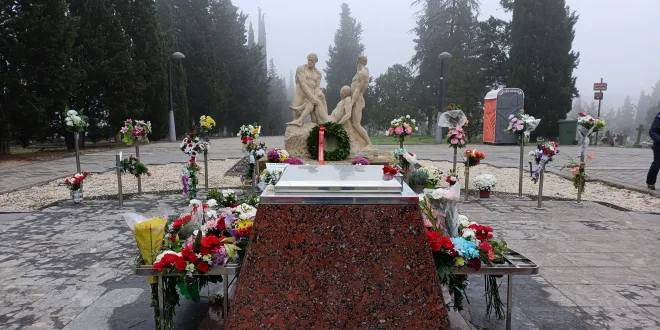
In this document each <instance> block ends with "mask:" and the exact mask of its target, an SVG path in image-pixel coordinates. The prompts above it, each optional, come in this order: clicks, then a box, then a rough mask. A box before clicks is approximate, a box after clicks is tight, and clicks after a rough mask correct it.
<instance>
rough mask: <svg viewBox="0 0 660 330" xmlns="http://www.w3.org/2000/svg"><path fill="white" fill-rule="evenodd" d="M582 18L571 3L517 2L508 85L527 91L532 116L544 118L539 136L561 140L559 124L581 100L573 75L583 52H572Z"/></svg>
mask: <svg viewBox="0 0 660 330" xmlns="http://www.w3.org/2000/svg"><path fill="white" fill-rule="evenodd" d="M509 6H510V4H509ZM509 8H510V7H509ZM577 20H578V15H577V14H576V13H575V12H574V11H573V12H571V11H570V8H569V7H567V6H566V1H565V0H516V1H515V2H513V19H512V21H511V39H512V46H511V52H510V58H511V63H510V74H509V79H508V82H509V83H508V86H509V87H517V88H521V89H522V90H523V91H524V92H525V110H526V112H527V113H528V114H530V115H533V116H535V117H536V118H540V119H541V124H540V125H539V127H538V128H537V129H536V131H535V133H536V134H538V135H539V136H550V137H553V136H557V135H558V125H557V121H558V120H559V119H562V118H563V117H564V115H565V114H566V113H567V112H568V110H569V109H570V107H571V102H572V100H573V98H575V97H577V96H579V94H578V90H577V88H576V87H575V81H576V78H575V77H574V76H573V70H574V69H575V68H576V67H577V65H578V62H579V53H577V52H575V51H573V50H572V44H573V39H574V38H575V24H576V23H577Z"/></svg>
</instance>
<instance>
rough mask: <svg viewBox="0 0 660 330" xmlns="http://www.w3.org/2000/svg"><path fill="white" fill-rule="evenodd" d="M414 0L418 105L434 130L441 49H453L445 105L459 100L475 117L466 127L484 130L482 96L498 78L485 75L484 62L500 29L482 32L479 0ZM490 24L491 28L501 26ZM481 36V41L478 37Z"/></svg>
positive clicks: (447, 65)
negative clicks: (478, 18) (484, 33)
mask: <svg viewBox="0 0 660 330" xmlns="http://www.w3.org/2000/svg"><path fill="white" fill-rule="evenodd" d="M413 4H414V5H421V7H422V9H421V10H420V11H419V12H418V13H417V27H416V28H415V33H416V34H417V38H416V39H415V52H416V53H415V55H414V56H413V58H412V59H411V61H410V64H411V65H412V66H413V68H415V69H416V70H417V71H418V73H419V74H418V75H417V77H416V78H415V84H414V87H413V89H414V90H415V91H416V97H415V105H416V107H417V108H418V109H423V111H424V113H425V116H426V121H427V124H428V132H429V133H432V132H435V127H434V126H433V125H435V123H436V117H435V116H436V114H437V111H438V104H439V97H440V93H439V91H440V88H441V79H440V77H441V75H440V71H441V67H440V65H441V60H440V59H438V55H440V54H441V53H443V52H448V53H450V54H451V55H452V59H451V60H444V65H445V70H444V76H445V88H446V93H445V94H444V96H445V99H446V102H445V105H447V104H450V103H455V104H458V105H460V106H461V110H463V111H464V112H465V113H466V115H467V116H468V118H470V122H471V123H472V125H470V126H469V127H468V130H469V132H470V133H472V134H476V133H477V132H480V131H481V127H479V121H480V120H481V118H482V117H483V115H482V113H483V109H482V104H481V100H482V99H483V96H484V95H485V94H486V93H487V92H488V87H487V85H488V84H489V83H494V82H495V81H496V80H497V79H496V78H491V79H490V81H487V79H486V78H487V72H486V71H485V70H483V67H484V66H486V65H487V63H484V62H485V61H484V58H487V56H488V55H490V53H493V51H492V50H490V49H487V48H485V46H488V44H487V42H491V43H494V40H490V39H497V34H496V33H495V32H494V31H493V32H491V36H483V37H481V35H480V33H479V32H480V31H479V30H480V29H479V25H478V22H477V20H476V16H475V14H476V13H478V11H479V1H477V0H417V1H415V2H414V3H413ZM486 27H488V28H490V31H492V30H496V29H497V27H498V26H497V24H493V27H491V26H490V25H487V26H486ZM484 30H487V29H485V28H484ZM480 37H481V38H482V39H483V40H484V41H483V42H480V40H479V38H480ZM482 48H483V49H482ZM492 48H493V49H497V48H496V47H494V46H493V47H492ZM489 50H490V52H488V51H489ZM487 59H488V58H487ZM488 60H490V59H488ZM491 75H493V76H494V77H496V75H494V74H491ZM444 110H445V109H441V111H444Z"/></svg>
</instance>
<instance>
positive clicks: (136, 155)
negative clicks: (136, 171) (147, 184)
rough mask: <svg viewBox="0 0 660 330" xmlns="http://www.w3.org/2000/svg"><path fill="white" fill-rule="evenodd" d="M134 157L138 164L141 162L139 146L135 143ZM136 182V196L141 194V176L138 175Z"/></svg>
mask: <svg viewBox="0 0 660 330" xmlns="http://www.w3.org/2000/svg"><path fill="white" fill-rule="evenodd" d="M135 157H137V158H138V160H139V161H140V162H141V161H142V160H141V159H140V145H138V144H137V143H136V144H135ZM137 180H138V194H142V175H139V176H138V177H137Z"/></svg>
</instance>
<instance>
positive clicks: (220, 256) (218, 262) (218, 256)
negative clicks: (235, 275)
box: [211, 248, 228, 266]
mask: <svg viewBox="0 0 660 330" xmlns="http://www.w3.org/2000/svg"><path fill="white" fill-rule="evenodd" d="M227 259H228V257H227V250H225V248H221V249H218V251H217V252H216V253H214V254H213V259H211V266H222V265H224V264H225V263H226V262H227Z"/></svg>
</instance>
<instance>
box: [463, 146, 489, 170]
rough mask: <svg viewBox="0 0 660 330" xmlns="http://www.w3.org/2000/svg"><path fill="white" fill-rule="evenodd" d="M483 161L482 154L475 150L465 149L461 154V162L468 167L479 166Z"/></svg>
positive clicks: (484, 156)
mask: <svg viewBox="0 0 660 330" xmlns="http://www.w3.org/2000/svg"><path fill="white" fill-rule="evenodd" d="M484 159H486V155H485V154H484V153H483V152H479V151H477V150H476V149H467V150H465V152H464V153H463V162H464V163H465V164H467V165H468V166H469V167H473V166H477V165H479V164H480V163H481V161H482V160H484Z"/></svg>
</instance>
